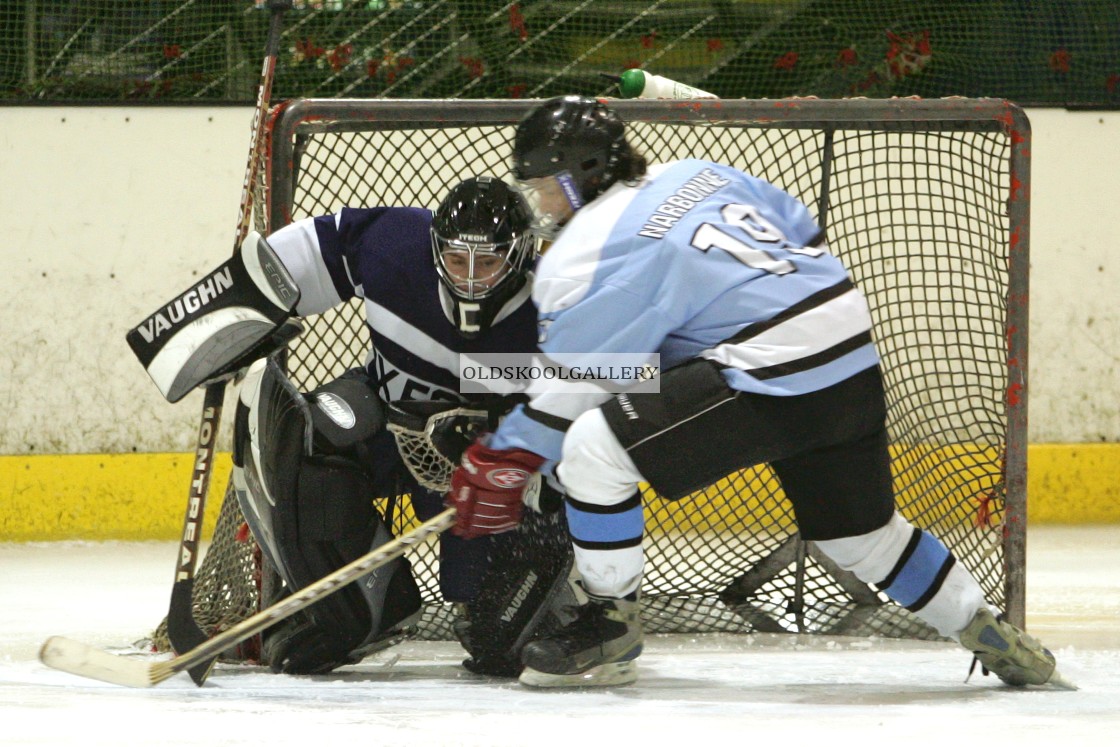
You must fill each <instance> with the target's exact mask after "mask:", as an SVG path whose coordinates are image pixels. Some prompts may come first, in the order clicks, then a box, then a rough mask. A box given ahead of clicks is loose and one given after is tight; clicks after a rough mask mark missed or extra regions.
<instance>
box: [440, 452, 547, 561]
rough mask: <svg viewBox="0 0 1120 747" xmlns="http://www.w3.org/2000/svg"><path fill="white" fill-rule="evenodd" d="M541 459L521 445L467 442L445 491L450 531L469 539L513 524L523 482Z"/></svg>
mask: <svg viewBox="0 0 1120 747" xmlns="http://www.w3.org/2000/svg"><path fill="white" fill-rule="evenodd" d="M543 463H544V457H542V456H537V455H536V454H534V453H533V452H531V451H525V450H524V449H508V450H499V449H491V448H489V447H487V446H484V445H483V444H482V443H480V442H478V441H476V442H474V443H473V444H471V445H470V446H468V447H467V450H466V451H464V452H463V458H462V460H461V461H460V463H459V467H458V468H457V469H456V470H455V471H454V472H452V473H451V491H450V492H449V493H448V494H447V505H448V506H451V507H453V508H454V509H455V512H456V516H455V527H454V528H453V529H452V530H451V531H452V533H453V534H457V535H459V536H460V537H463V538H465V539H472V538H474V537H482V536H484V535H487V534H498V533H499V532H505V531H508V530H510V529H513V528H514V527H516V526H517V524H518V522H520V521H521V505H522V494H523V493H524V492H525V486H526V485H528V484H529V482H530V480H531V479H532V478H533V475H534V473H535V472H536V471H537V470H539V469H540V468H541V465H542V464H543Z"/></svg>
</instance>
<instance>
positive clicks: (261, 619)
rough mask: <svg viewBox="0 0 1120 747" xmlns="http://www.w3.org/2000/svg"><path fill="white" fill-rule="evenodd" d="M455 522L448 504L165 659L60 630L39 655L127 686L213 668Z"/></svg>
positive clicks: (61, 667) (72, 671) (51, 663)
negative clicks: (106, 647)
mask: <svg viewBox="0 0 1120 747" xmlns="http://www.w3.org/2000/svg"><path fill="white" fill-rule="evenodd" d="M454 523H455V509H453V508H449V509H446V510H445V511H443V512H442V513H439V514H437V515H436V516H435V517H433V518H432V519H429V520H428V521H426V522H424V523H423V524H421V525H420V526H418V527H416V528H415V529H413V530H412V531H411V532H408V533H406V534H402V535H401V536H400V537H398V538H397V539H395V540H392V541H390V542H386V543H385V544H384V545H381V546H380V547H377V548H375V549H373V550H371V551H370V552H368V553H366V554H365V555H363V556H362V557H360V558H358V559H357V560H355V561H353V562H352V563H349V564H347V565H344V566H343V567H341V568H339V569H338V570H337V571H335V572H334V573H331V574H329V575H327V576H324V577H323V578H321V579H319V580H318V581H316V582H315V583H312V584H309V585H308V586H305V587H303V588H302V589H300V590H299V591H297V592H294V593H293V594H292V595H291V596H289V597H286V598H284V599H281V600H280V601H279V602H277V603H276V604H274V605H272V606H271V607H269V608H267V609H264V610H261V611H260V612H258V613H257V614H255V615H253V616H251V617H247V618H245V619H244V620H242V621H241V622H239V623H237V624H236V625H233V626H231V627H230V628H229V629H227V630H224V631H222V632H221V633H218V634H217V635H215V636H214V637H213V638H209V639H207V640H206V641H204V642H203V643H202V644H200V645H198V646H195V647H194V648H192V649H191V650H189V651H186V652H185V653H182V654H180V655H179V656H176V657H174V658H173V659H169V660H167V661H159V662H144V661H137V660H135V659H126V658H124V657H121V656H115V655H113V654H110V653H108V652H106V651H103V650H101V649H98V648H94V647H93V646H89V645H86V644H84V643H80V642H78V641H74V640H71V639H69V638H65V637H62V636H53V637H51V638H48V639H47V640H46V642H45V643H44V644H43V646H42V648H40V649H39V660H40V661H41V662H43V663H44V664H46V665H47V666H48V667H51V668H52V669H58V670H59V671H62V672H69V673H70V674H76V675H78V676H79V677H86V678H88V679H94V680H100V681H102V682H108V683H111V684H114V685H123V686H125V687H152V686H153V685H157V684H159V683H160V682H163V681H164V680H166V679H168V678H170V677H172V676H173V675H175V674H178V673H179V672H183V671H189V670H191V669H193V668H195V667H199V666H205V667H207V670H209V668H210V667H211V666H213V663H214V661H215V660H216V659H217V658H218V655H219V654H221V653H222V652H223V651H225V650H226V649H228V648H231V647H233V646H235V645H237V644H238V643H240V642H241V641H244V640H245V639H246V638H249V637H250V636H253V635H256V634H257V633H259V632H261V631H262V630H264V629H265V628H267V627H269V626H271V625H274V624H276V623H278V622H280V621H281V620H285V619H287V618H288V617H291V616H292V615H294V614H295V613H297V612H299V611H300V610H302V609H305V608H307V607H310V606H311V605H312V604H314V603H315V602H317V601H319V600H320V599H322V598H323V597H325V596H327V595H329V594H333V593H334V592H336V591H338V590H339V589H341V588H342V587H344V586H346V585H347V584H349V583H351V582H353V581H356V580H358V579H359V578H361V577H362V576H364V575H366V574H367V573H369V572H370V571H372V570H373V569H375V568H380V567H381V566H383V565H385V564H386V563H389V562H390V561H392V560H395V559H396V558H399V557H400V556H401V555H404V554H405V553H406V552H408V550H409V549H410V548H412V547H414V546H416V545H418V544H420V543H421V542H423V541H424V540H426V539H428V538H429V537H431V536H433V535H436V534H439V533H440V532H443V531H444V530H445V529H448V528H449V527H450V526H451V525H452V524H454ZM203 679H205V678H203ZM195 684H197V685H199V686H200V687H201V686H202V683H201V682H198V680H195Z"/></svg>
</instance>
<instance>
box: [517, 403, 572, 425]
mask: <svg viewBox="0 0 1120 747" xmlns="http://www.w3.org/2000/svg"><path fill="white" fill-rule="evenodd" d="M525 417H527V418H529V420H535V421H537V422H538V423H540V424H541V425H543V426H545V427H546V428H551V429H552V430H554V431H566V430H568V429H569V428H571V427H572V421H570V420H568V419H567V418H562V417H560V416H558V415H549V414H548V413H547V412H541V411H540V410H534V409H533V408H532V407H531V406H530V405H525Z"/></svg>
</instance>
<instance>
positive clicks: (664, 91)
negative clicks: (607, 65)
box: [618, 68, 719, 99]
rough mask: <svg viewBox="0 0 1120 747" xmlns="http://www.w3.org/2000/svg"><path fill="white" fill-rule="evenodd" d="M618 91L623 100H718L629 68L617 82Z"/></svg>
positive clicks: (687, 86) (680, 84) (673, 82)
mask: <svg viewBox="0 0 1120 747" xmlns="http://www.w3.org/2000/svg"><path fill="white" fill-rule="evenodd" d="M618 91H619V93H620V94H621V96H622V98H624V99H637V98H641V99H718V98H719V96H716V95H715V94H714V93H708V92H707V91H702V90H700V89H699V88H695V87H693V86H689V85H686V84H684V83H681V82H680V81H676V80H673V79H672V78H666V77H663V76H661V75H652V74H650V73H647V72H646V71H645V70H638V69H637V68H631V69H630V70H627V71H626V72H624V73H623V74H622V75H621V76H620V78H619V80H618Z"/></svg>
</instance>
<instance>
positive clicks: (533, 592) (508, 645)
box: [455, 511, 578, 677]
mask: <svg viewBox="0 0 1120 747" xmlns="http://www.w3.org/2000/svg"><path fill="white" fill-rule="evenodd" d="M494 539H495V542H494V546H493V547H494V550H493V553H492V559H491V561H492V562H491V564H490V571H489V572H488V573H487V574H486V576H485V577H484V578H483V579H482V584H481V588H480V589H479V592H478V595H477V596H476V597H475V598H474V600H472V601H471V602H470V603H468V604H467V606H466V615H465V617H464V618H462V619H460V620H459V621H457V622H456V624H455V635H456V637H458V639H459V642H460V643H462V644H463V648H464V649H466V651H467V653H468V654H470V658H468V659H466V660H465V661H464V662H463V666H464V667H465V668H466V669H468V670H470V671H471V672H474V673H476V674H485V675H490V676H495V677H517V676H518V675H519V674H520V673H521V670H522V669H523V665H522V664H521V650H522V649H523V648H524V647H525V644H526V643H528V642H529V641H532V640H535V639H537V638H539V637H541V636H544V635H547V634H549V633H552V632H554V631H556V630H558V629H560V628H561V627H562V626H563V625H564V624H565V623H567V622H570V620H571V618H572V615H571V613H570V612H569V610H570V609H573V608H575V607H576V606H577V605H578V600H577V598H576V596H575V593H574V592H573V590H572V587H571V585H570V584H569V581H568V576H569V573H570V572H571V568H572V546H571V541H570V539H569V536H568V529H567V523H566V521H565V519H564V513H563V512H562V511H560V512H556V513H552V514H540V513H536V512H533V511H527V512H526V514H525V517H524V518H523V519H522V522H521V524H520V526H519V527H518V528H517V530H516V531H514V532H508V533H506V534H503V535H498V536H496V537H495V538H494Z"/></svg>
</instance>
